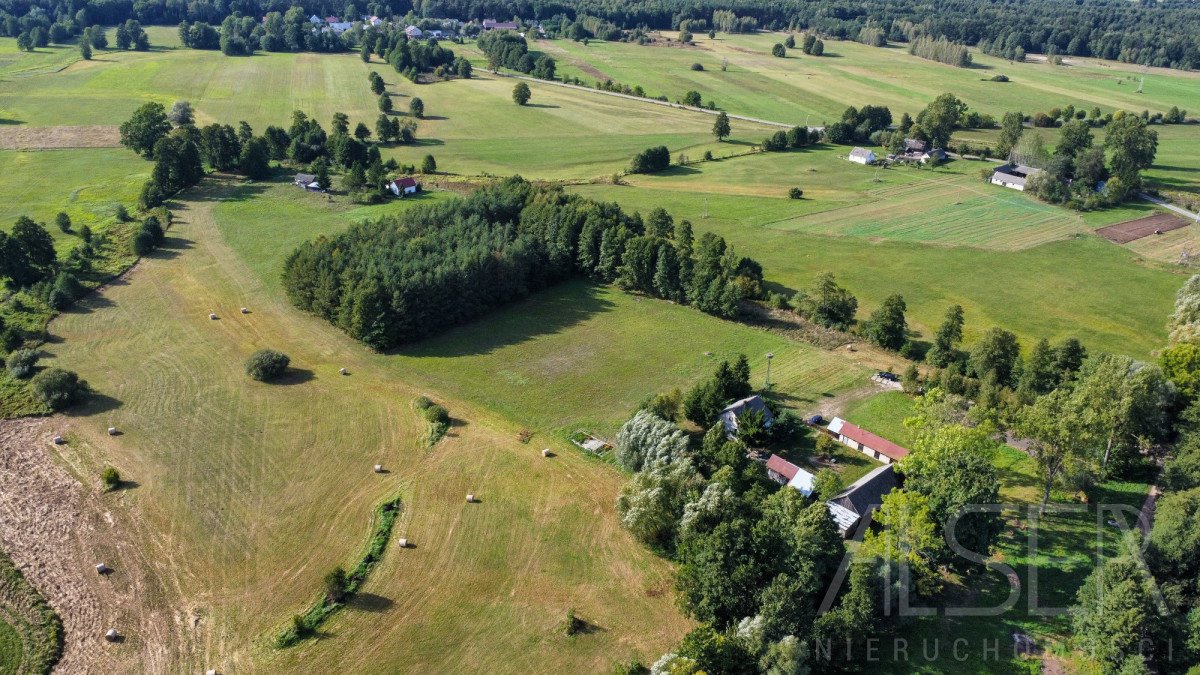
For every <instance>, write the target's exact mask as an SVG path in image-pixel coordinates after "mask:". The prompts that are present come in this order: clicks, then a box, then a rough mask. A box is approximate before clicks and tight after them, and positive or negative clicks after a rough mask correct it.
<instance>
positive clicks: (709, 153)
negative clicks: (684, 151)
mask: <svg viewBox="0 0 1200 675" xmlns="http://www.w3.org/2000/svg"><path fill="white" fill-rule="evenodd" d="M712 158H713V154H712V150H705V151H704V161H706V162H711V161H712Z"/></svg>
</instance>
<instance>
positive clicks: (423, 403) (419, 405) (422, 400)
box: [413, 396, 433, 410]
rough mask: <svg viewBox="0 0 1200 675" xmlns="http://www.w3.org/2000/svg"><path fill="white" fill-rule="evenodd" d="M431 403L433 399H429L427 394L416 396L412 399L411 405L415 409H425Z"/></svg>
mask: <svg viewBox="0 0 1200 675" xmlns="http://www.w3.org/2000/svg"><path fill="white" fill-rule="evenodd" d="M431 405H433V401H431V400H429V397H428V396H418V397H417V398H415V399H414V400H413V407H415V408H416V409H417V410H425V409H426V408H428V407H429V406H431Z"/></svg>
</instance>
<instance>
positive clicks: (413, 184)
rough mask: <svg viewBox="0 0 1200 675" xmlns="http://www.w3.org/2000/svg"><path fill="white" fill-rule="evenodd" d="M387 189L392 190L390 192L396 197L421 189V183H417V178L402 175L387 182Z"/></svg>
mask: <svg viewBox="0 0 1200 675" xmlns="http://www.w3.org/2000/svg"><path fill="white" fill-rule="evenodd" d="M387 189H389V190H391V191H392V194H394V195H396V196H397V197H403V196H404V195H411V194H416V193H417V192H419V191H420V190H421V185H420V184H419V183H417V179H416V178H413V177H412V176H404V177H403V178H397V179H396V180H393V181H391V182H389V183H388V184H387Z"/></svg>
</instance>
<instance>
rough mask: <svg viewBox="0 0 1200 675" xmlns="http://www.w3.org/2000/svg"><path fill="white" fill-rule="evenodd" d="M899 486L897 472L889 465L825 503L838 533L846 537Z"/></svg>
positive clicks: (863, 478) (856, 482)
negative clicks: (885, 496)
mask: <svg viewBox="0 0 1200 675" xmlns="http://www.w3.org/2000/svg"><path fill="white" fill-rule="evenodd" d="M898 486H899V483H898V481H897V480H896V470H895V469H894V468H893V467H892V465H890V464H888V465H886V466H881V467H879V468H877V469H875V470H874V471H872V472H871V473H869V474H867V475H865V476H863V477H862V478H859V479H858V480H856V481H854V483H852V484H851V485H850V487H848V488H846V489H845V490H842V491H841V492H839V493H838V494H837V495H836V496H835V497H834V498H833V499H830V500H829V501H828V502H825V506H827V507H828V508H829V515H831V516H832V517H833V520H834V522H835V523H836V524H837V527H838V532H840V533H841V534H842V536H843V537H844V536H846V535H847V534H849V533H850V532H851V530H853V528H854V526H855V525H857V524H858V522H859V521H860V520H862V519H863V518H865V517H867V515H869V514H870V513H871V512H872V511H874V510H875V509H876V508H878V507H879V505H880V504H882V503H883V497H884V495H886V494H887V493H889V492H891V491H892V490H894V489H895V488H897V487H898Z"/></svg>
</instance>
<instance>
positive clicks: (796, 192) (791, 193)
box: [788, 187, 804, 199]
mask: <svg viewBox="0 0 1200 675" xmlns="http://www.w3.org/2000/svg"><path fill="white" fill-rule="evenodd" d="M803 196H804V190H801V189H800V188H798V187H794V188H791V189H790V190H788V197H790V198H792V199H800V198H801V197H803Z"/></svg>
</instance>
